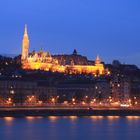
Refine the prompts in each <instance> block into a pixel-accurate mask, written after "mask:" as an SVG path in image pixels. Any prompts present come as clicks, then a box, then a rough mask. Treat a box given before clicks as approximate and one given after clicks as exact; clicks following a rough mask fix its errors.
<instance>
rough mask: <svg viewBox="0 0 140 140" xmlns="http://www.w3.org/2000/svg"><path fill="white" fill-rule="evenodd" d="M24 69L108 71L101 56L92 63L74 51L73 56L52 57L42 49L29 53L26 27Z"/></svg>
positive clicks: (84, 72) (101, 72)
mask: <svg viewBox="0 0 140 140" xmlns="http://www.w3.org/2000/svg"><path fill="white" fill-rule="evenodd" d="M21 63H22V68H23V69H26V70H44V71H51V72H60V73H68V74H92V75H96V74H99V75H102V74H106V73H107V70H106V69H105V68H104V64H103V63H101V60H100V58H99V56H97V57H96V60H95V61H90V60H88V59H87V57H85V56H81V55H79V54H77V51H76V50H74V51H73V54H71V55H51V54H50V53H49V52H45V51H43V50H42V49H41V50H40V51H38V52H37V51H32V52H31V53H30V52H29V37H28V32H27V25H25V30H24V36H23V41H22V54H21Z"/></svg>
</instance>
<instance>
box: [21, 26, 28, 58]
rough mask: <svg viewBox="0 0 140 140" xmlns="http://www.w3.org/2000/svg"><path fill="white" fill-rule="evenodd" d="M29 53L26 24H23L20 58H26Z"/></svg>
mask: <svg viewBox="0 0 140 140" xmlns="http://www.w3.org/2000/svg"><path fill="white" fill-rule="evenodd" d="M28 53H29V39H28V33H27V25H26V24H25V28H24V36H23V40H22V57H21V59H22V60H27V58H28Z"/></svg>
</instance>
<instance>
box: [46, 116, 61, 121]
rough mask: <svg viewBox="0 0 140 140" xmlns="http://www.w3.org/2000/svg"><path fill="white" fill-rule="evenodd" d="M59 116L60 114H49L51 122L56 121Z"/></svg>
mask: <svg viewBox="0 0 140 140" xmlns="http://www.w3.org/2000/svg"><path fill="white" fill-rule="evenodd" d="M58 118H59V117H58V116H49V117H48V119H49V120H50V121H51V122H56V121H57V119H58Z"/></svg>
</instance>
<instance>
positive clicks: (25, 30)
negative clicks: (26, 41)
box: [24, 24, 28, 35]
mask: <svg viewBox="0 0 140 140" xmlns="http://www.w3.org/2000/svg"><path fill="white" fill-rule="evenodd" d="M25 34H26V35H27V34H28V33H27V24H25V29H24V35H25Z"/></svg>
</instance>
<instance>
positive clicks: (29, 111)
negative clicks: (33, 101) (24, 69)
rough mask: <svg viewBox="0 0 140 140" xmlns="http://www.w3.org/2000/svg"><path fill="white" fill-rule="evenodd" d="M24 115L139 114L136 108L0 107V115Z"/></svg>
mask: <svg viewBox="0 0 140 140" xmlns="http://www.w3.org/2000/svg"><path fill="white" fill-rule="evenodd" d="M25 116H44V117H47V116H81V117H82V116H122V117H123V116H140V109H138V108H66V109H65V108H45V107H43V108H42V107H28V108H25V107H22V108H16V107H14V108H12V107H6V108H0V117H25Z"/></svg>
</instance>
